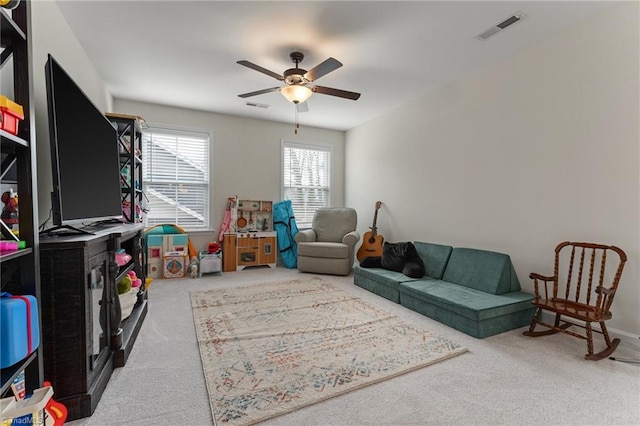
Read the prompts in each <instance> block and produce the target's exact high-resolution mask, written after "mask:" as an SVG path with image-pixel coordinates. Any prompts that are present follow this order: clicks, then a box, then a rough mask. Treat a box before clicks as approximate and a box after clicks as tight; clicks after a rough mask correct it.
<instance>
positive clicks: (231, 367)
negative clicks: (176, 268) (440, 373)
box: [191, 277, 466, 425]
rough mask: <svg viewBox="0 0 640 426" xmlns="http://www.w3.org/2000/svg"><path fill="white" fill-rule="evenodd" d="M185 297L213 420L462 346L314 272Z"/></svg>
mask: <svg viewBox="0 0 640 426" xmlns="http://www.w3.org/2000/svg"><path fill="white" fill-rule="evenodd" d="M191 303H192V306H193V316H194V320H195V324H196V332H197V336H198V342H199V345H200V355H201V357H202V365H203V369H204V374H205V379H206V383H207V389H208V392H209V400H210V402H211V410H212V412H213V417H214V419H215V421H216V423H217V424H218V425H220V424H222V423H225V424H231V425H247V424H253V423H256V422H259V421H263V420H266V419H268V418H271V417H275V416H279V415H282V414H285V413H288V412H291V411H293V410H296V409H299V408H302V407H305V406H308V405H311V404H314V403H317V402H320V401H323V400H325V399H328V398H332V397H334V396H337V395H340V394H343V393H346V392H349V391H352V390H354V389H358V388H361V387H363V386H367V385H370V384H373V383H376V382H380V381H382V380H386V379H389V378H391V377H394V376H398V375H400V374H403V373H407V372H409V371H412V370H415V369H418V368H421V367H424V366H427V365H430V364H433V363H436V362H438V361H442V360H445V359H447V358H450V357H452V356H455V355H458V354H460V353H462V352H465V351H466V349H465V348H462V347H461V346H459V345H457V344H455V343H453V342H451V341H449V340H447V339H444V338H442V337H439V336H435V335H433V334H431V333H430V332H428V331H426V330H422V329H419V328H417V327H415V326H413V325H412V324H410V323H407V322H405V321H401V320H399V319H398V318H396V317H395V316H394V315H393V314H391V313H389V312H385V311H383V310H381V309H379V308H377V307H375V306H373V305H371V304H369V303H366V302H364V301H363V300H360V299H358V298H356V297H354V296H352V295H350V294H349V293H347V292H345V291H343V290H341V289H339V288H337V287H335V286H334V285H332V284H330V283H328V282H326V281H324V280H322V279H320V278H317V277H309V278H305V279H299V280H293V281H287V282H279V283H272V284H263V285H258V286H249V287H237V288H228V289H214V290H208V291H200V292H194V293H192V294H191Z"/></svg>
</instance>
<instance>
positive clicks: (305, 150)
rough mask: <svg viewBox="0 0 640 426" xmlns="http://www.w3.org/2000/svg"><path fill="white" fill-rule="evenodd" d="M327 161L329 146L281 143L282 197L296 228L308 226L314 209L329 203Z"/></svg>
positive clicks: (326, 205)
mask: <svg viewBox="0 0 640 426" xmlns="http://www.w3.org/2000/svg"><path fill="white" fill-rule="evenodd" d="M330 161H331V151H330V148H329V147H318V146H311V145H302V144H294V143H290V142H284V144H283V162H282V164H283V170H282V172H283V197H284V199H286V200H291V205H292V208H293V214H294V215H295V217H296V224H297V225H298V227H299V228H310V227H311V223H312V221H313V215H314V213H315V212H316V210H317V209H318V208H319V207H328V206H329V195H330V190H331V186H330V180H329V176H330Z"/></svg>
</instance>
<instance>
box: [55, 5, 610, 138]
mask: <svg viewBox="0 0 640 426" xmlns="http://www.w3.org/2000/svg"><path fill="white" fill-rule="evenodd" d="M57 3H58V5H59V7H60V10H61V12H62V14H63V15H64V17H65V18H66V20H67V22H68V23H69V26H70V27H71V29H72V30H73V31H74V33H75V34H76V36H77V37H78V39H79V40H80V42H81V44H82V45H83V46H84V49H85V51H86V53H87V55H88V56H89V57H90V59H91V61H92V62H93V64H94V65H95V67H96V69H97V70H98V72H99V73H100V75H101V76H102V78H103V79H104V81H105V83H106V85H107V88H108V89H109V90H110V91H111V93H112V95H113V96H114V97H116V98H122V99H130V100H138V101H144V102H152V103H157V104H164V105H173V106H179V107H186V108H193V109H197V110H204V111H214V112H219V113H226V114H233V115H240V116H248V117H255V118H260V119H265V120H272V121H281V122H293V119H294V106H293V104H291V103H289V102H288V101H287V100H286V99H285V98H284V97H283V96H282V95H281V94H280V93H279V92H277V91H276V92H272V93H269V94H265V95H259V96H255V97H251V98H249V99H242V98H239V97H238V96H237V95H238V94H241V93H246V92H252V91H255V90H260V89H265V88H269V87H275V86H278V85H280V82H278V81H277V80H275V79H273V78H271V77H269V76H267V75H265V74H261V73H259V72H257V71H254V70H251V69H249V68H246V67H243V66H241V65H238V64H237V63H236V62H237V61H238V60H248V61H250V62H253V63H255V64H258V65H260V66H262V67H264V68H267V69H269V70H271V71H274V72H276V73H278V74H281V73H282V72H283V71H284V70H285V69H287V68H292V67H293V63H292V62H291V61H290V59H289V53H291V52H292V51H301V52H302V53H304V55H305V59H304V61H303V62H302V63H301V64H300V67H301V68H305V69H307V70H309V69H311V68H313V67H314V66H316V65H317V64H319V63H320V62H322V61H324V60H325V59H327V58H328V57H330V56H332V57H334V58H336V59H338V60H339V61H341V62H342V63H343V64H344V66H343V67H341V68H339V69H337V70H336V71H333V72H331V73H329V74H327V75H325V76H324V77H322V78H321V79H318V80H317V84H319V85H322V86H328V87H333V88H338V89H343V90H349V91H354V92H360V93H362V96H361V97H360V99H359V100H358V101H351V100H346V99H341V98H337V97H334V96H327V95H321V94H314V95H313V96H312V97H311V98H310V99H309V101H308V106H309V112H306V113H303V114H301V115H300V123H301V125H303V126H304V125H308V126H317V127H324V128H330V129H338V130H347V129H351V128H353V127H355V126H358V125H360V124H362V123H364V122H366V121H368V120H370V119H372V118H374V117H376V116H379V115H381V114H384V113H385V112H387V111H390V110H392V109H394V108H396V107H398V106H400V105H403V104H405V103H407V102H408V101H410V100H412V99H415V98H417V97H419V96H422V95H424V94H426V93H428V92H429V91H432V90H434V89H436V88H438V87H440V86H443V85H445V84H447V83H448V82H451V81H454V80H456V79H459V78H461V77H463V76H465V75H467V74H470V73H473V72H475V71H476V70H477V69H478V68H481V67H484V66H487V65H488V64H492V63H496V62H499V61H501V60H502V59H503V58H505V57H507V56H509V55H512V54H513V53H515V52H517V51H519V50H521V49H524V48H526V47H527V46H530V45H532V44H535V43H537V42H539V41H541V40H543V39H545V38H548V37H550V36H551V35H552V34H554V33H557V32H560V31H563V30H565V29H567V28H569V27H571V26H573V25H575V24H577V23H578V22H580V21H582V20H584V19H587V18H589V17H590V16H592V15H594V14H596V13H598V12H600V11H602V10H603V8H605V7H609V6H611V5H612V3H611V2H608V1H604V2H595V1H586V2H582V1H527V2H514V1H495V2H485V1H467V2H461V1H411V2H397V1H387V2H380V1H377V2H368V1H325V2H311V1H302V2H290V1H277V2H276V1H255V2H247V1H229V2H223V1H195V2H192V1H175V0H174V1H97V0H93V1H62V0H57ZM515 12H521V13H523V14H525V15H526V16H527V18H526V19H524V20H522V21H521V22H519V23H517V24H515V25H513V26H512V27H510V28H508V29H507V30H505V31H504V32H502V33H499V34H498V35H496V36H495V37H493V38H491V39H489V40H487V41H479V40H477V39H475V38H474V36H475V35H477V34H479V33H481V32H483V31H484V30H486V29H488V28H489V27H491V26H493V25H495V24H498V23H499V22H501V21H503V20H505V19H506V18H508V17H510V16H511V15H513V14H514V13H515ZM247 101H252V102H257V103H262V104H267V105H270V107H269V108H267V109H261V108H256V107H250V106H247V105H246V104H245V103H246V102H247Z"/></svg>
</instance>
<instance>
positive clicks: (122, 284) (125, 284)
mask: <svg viewBox="0 0 640 426" xmlns="http://www.w3.org/2000/svg"><path fill="white" fill-rule="evenodd" d="M132 283H133V282H132V281H131V277H129V275H125V276H124V277H122V279H121V280H120V281H118V283H117V284H116V288H117V290H118V295H121V294H126V293H128V292H129V290H131V287H132Z"/></svg>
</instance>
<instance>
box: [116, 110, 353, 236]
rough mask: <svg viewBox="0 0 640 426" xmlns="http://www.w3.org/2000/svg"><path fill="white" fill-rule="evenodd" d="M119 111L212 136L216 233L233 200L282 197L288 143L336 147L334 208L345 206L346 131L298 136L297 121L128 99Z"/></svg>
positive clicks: (313, 131)
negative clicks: (283, 158)
mask: <svg viewBox="0 0 640 426" xmlns="http://www.w3.org/2000/svg"><path fill="white" fill-rule="evenodd" d="M114 111H115V112H118V113H122V114H132V115H139V116H141V117H143V118H144V119H145V121H147V122H149V123H154V124H163V125H170V126H177V127H179V128H187V129H189V128H190V129H197V130H205V131H209V132H211V133H212V135H213V137H212V143H211V147H210V153H211V163H210V164H211V165H212V167H211V168H212V174H211V200H212V202H211V209H210V221H211V227H212V228H213V229H215V230H219V229H220V223H221V222H222V218H223V216H224V210H225V207H226V201H227V197H230V196H234V195H238V196H239V197H240V198H241V199H257V200H273V201H279V200H281V199H282V195H281V187H280V182H281V179H280V177H281V141H282V139H288V140H293V141H299V142H310V143H314V144H322V145H327V146H330V147H331V148H332V154H333V161H332V170H331V172H332V173H331V182H332V189H333V194H332V204H333V205H335V206H343V205H344V137H345V136H344V135H345V134H344V132H342V131H336V130H326V129H319V128H312V127H301V128H300V129H299V130H298V135H294V134H293V123H275V122H271V121H263V120H256V119H250V118H242V117H235V116H230V115H224V114H216V113H211V112H203V111H196V110H188V109H181V108H175V107H169V106H161V105H154V104H148V103H142V102H134V101H127V100H122V99H115V100H114ZM292 118H293V117H292ZM216 237H217V234H216ZM211 239H212V234H211V233H208V235H206V236H202V237H201V238H197V239H195V241H194V244H195V245H196V246H197V247H196V248H197V249H198V248H199V247H203V245H204V247H206V243H208V242H209V241H211ZM204 247H203V248H204Z"/></svg>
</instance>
